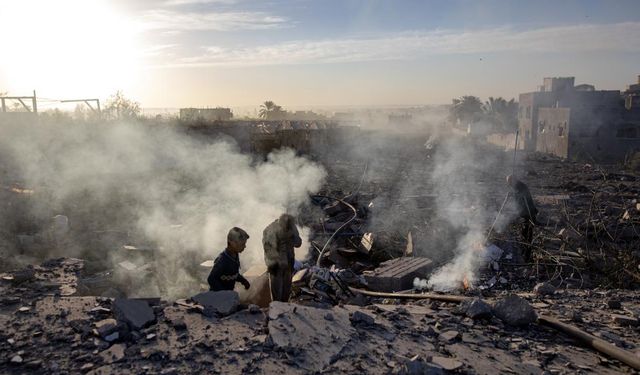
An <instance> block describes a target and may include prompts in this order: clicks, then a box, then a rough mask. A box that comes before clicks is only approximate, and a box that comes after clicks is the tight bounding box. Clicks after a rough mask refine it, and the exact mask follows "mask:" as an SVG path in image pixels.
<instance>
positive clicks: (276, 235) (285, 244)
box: [262, 214, 302, 302]
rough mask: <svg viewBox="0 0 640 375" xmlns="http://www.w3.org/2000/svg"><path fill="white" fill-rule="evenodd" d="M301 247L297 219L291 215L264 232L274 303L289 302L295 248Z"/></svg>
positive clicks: (264, 245)
mask: <svg viewBox="0 0 640 375" xmlns="http://www.w3.org/2000/svg"><path fill="white" fill-rule="evenodd" d="M301 245H302V239H301V238H300V235H299V234H298V229H297V228H296V223H295V218H294V217H293V216H291V215H288V214H282V215H280V218H278V219H277V220H276V221H274V222H273V223H271V224H269V226H267V227H266V228H265V229H264V231H263V232H262V246H263V247H264V260H265V263H266V264H267V270H268V271H269V284H270V286H271V299H272V300H273V301H281V302H287V301H289V294H291V277H292V275H293V263H294V262H295V254H294V251H293V248H294V247H300V246H301Z"/></svg>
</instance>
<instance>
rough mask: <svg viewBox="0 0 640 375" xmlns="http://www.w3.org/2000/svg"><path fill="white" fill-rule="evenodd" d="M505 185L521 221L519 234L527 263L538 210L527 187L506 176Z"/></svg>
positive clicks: (510, 176) (530, 257) (530, 256)
mask: <svg viewBox="0 0 640 375" xmlns="http://www.w3.org/2000/svg"><path fill="white" fill-rule="evenodd" d="M507 184H508V185H509V186H510V187H511V193H512V194H513V197H514V199H515V203H516V209H517V210H518V216H519V217H520V218H521V219H522V220H523V222H522V230H521V234H522V237H523V239H524V242H525V253H524V257H525V260H526V261H527V262H529V261H531V260H532V254H531V243H532V242H533V226H534V225H535V224H536V217H537V216H538V209H537V208H536V206H535V204H534V203H533V198H532V197H531V192H529V187H528V186H527V185H526V184H525V183H524V182H522V181H520V180H518V179H516V178H515V177H513V176H512V175H509V176H507Z"/></svg>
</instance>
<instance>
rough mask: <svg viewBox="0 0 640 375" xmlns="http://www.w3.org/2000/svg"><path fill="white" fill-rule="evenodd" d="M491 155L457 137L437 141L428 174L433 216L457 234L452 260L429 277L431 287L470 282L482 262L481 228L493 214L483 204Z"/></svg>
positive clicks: (452, 286) (494, 164)
mask: <svg viewBox="0 0 640 375" xmlns="http://www.w3.org/2000/svg"><path fill="white" fill-rule="evenodd" d="M494 155H495V154H494V153H490V152H485V151H483V150H482V149H480V148H479V147H476V145H474V144H473V143H472V142H471V141H469V140H466V139H461V138H454V137H451V138H448V139H444V138H443V139H442V141H441V143H440V144H439V145H438V151H437V153H436V154H435V156H434V162H435V168H434V170H433V173H432V176H431V178H432V183H433V184H434V190H435V191H436V192H437V200H436V205H437V216H438V217H439V218H440V219H444V220H446V221H447V222H448V223H450V224H451V225H452V226H453V227H454V228H455V230H456V232H457V235H456V236H453V237H451V238H450V241H455V256H454V258H453V260H451V262H449V263H447V264H446V265H444V266H443V267H441V268H440V269H438V270H437V271H436V272H434V273H433V274H432V276H431V277H430V278H429V282H428V286H429V287H430V288H432V289H435V290H439V291H451V290H455V289H459V288H461V286H462V285H463V281H464V280H465V279H466V281H467V282H468V283H469V285H470V286H473V284H474V283H475V282H476V281H477V277H478V271H479V268H480V267H481V266H482V265H483V264H485V262H486V255H487V254H486V251H487V250H486V248H485V247H484V242H485V231H486V230H487V228H488V227H489V226H490V225H491V221H492V220H493V218H494V217H495V214H496V212H495V210H494V208H493V207H491V208H489V207H490V206H488V205H487V201H488V197H489V193H490V191H489V189H490V188H491V185H492V184H490V182H491V181H487V179H486V177H487V174H488V173H490V172H495V171H492V169H495V168H498V166H499V160H498V159H497V157H496V156H494Z"/></svg>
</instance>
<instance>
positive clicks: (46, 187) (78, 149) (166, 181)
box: [0, 123, 325, 297]
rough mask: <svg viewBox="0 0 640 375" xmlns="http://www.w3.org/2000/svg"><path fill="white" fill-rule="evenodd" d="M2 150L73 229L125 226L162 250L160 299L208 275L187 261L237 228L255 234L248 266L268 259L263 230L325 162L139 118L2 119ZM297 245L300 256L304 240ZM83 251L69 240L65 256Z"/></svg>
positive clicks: (293, 210) (313, 186) (211, 253)
mask: <svg viewBox="0 0 640 375" xmlns="http://www.w3.org/2000/svg"><path fill="white" fill-rule="evenodd" d="M0 156H3V159H4V160H5V161H7V160H8V161H9V163H10V165H11V169H12V171H11V172H12V174H13V175H14V176H17V178H19V179H20V180H22V181H24V183H25V184H26V185H28V186H30V187H32V188H34V189H35V190H36V192H43V191H44V192H46V197H47V198H46V200H43V201H39V202H37V204H36V205H42V206H46V207H47V208H48V210H49V211H53V212H52V213H54V214H65V215H67V216H69V219H70V222H71V228H72V230H73V231H75V232H74V233H75V234H76V235H77V234H78V232H82V233H84V234H85V235H87V236H91V235H92V233H93V231H120V232H126V233H129V234H130V236H129V238H130V239H131V240H132V241H134V242H136V241H139V242H142V243H148V244H149V245H151V246H152V247H155V248H157V249H158V251H159V252H160V253H161V254H162V256H163V259H164V261H163V263H162V268H161V269H158V270H157V272H156V273H157V274H159V275H160V276H161V277H159V278H158V280H157V283H159V284H166V285H156V286H154V287H156V288H152V289H150V290H151V291H150V292H149V293H153V292H157V293H160V294H164V297H178V296H180V294H182V293H188V292H192V291H193V290H192V289H193V288H194V285H195V286H197V285H198V283H199V282H200V283H202V282H204V283H206V281H205V280H204V279H202V280H198V278H197V276H196V275H194V272H189V270H187V269H185V268H186V267H185V266H184V263H185V260H190V261H191V263H195V264H198V263H200V262H202V261H204V260H207V259H213V258H215V257H216V256H217V254H218V253H220V252H221V251H222V250H223V249H224V248H225V246H226V234H227V232H228V230H229V229H230V228H232V227H234V226H238V227H241V228H243V229H245V230H246V231H247V232H248V233H249V235H250V239H249V240H248V243H247V249H246V250H245V252H243V253H242V254H241V264H242V266H243V269H247V268H249V267H250V266H252V265H255V264H260V263H264V258H263V250H262V242H261V240H262V230H263V229H264V228H265V227H266V226H267V225H268V224H269V223H271V222H272V221H273V220H275V219H277V218H278V217H279V215H280V214H282V213H283V212H288V213H290V214H293V215H296V214H297V213H298V210H299V208H300V207H301V206H302V205H303V204H305V203H306V202H307V201H308V196H309V194H311V193H315V192H317V191H318V190H319V189H320V187H321V186H322V183H323V181H324V178H325V171H324V169H323V168H322V167H320V166H319V165H317V164H315V163H313V162H311V161H309V160H307V159H305V158H302V157H297V156H295V154H294V152H293V151H291V150H285V151H279V152H275V153H272V154H271V155H269V156H268V160H266V161H254V160H253V159H252V158H251V157H250V156H248V155H246V154H242V153H240V152H239V150H238V148H237V146H236V145H235V144H234V142H233V141H231V140H228V139H227V140H215V141H211V139H206V140H204V139H203V140H198V139H196V138H195V137H194V136H186V135H184V134H182V133H181V132H178V131H176V130H173V129H170V128H166V127H161V126H156V127H154V126H146V125H140V124H125V123H119V124H93V125H90V124H77V123H74V124H55V125H51V124H47V125H41V126H27V127H25V126H20V127H18V126H3V127H0ZM42 196H43V195H38V194H34V199H38V198H37V197H42ZM80 213H83V214H85V215H81V214H80ZM301 233H303V234H304V233H308V232H307V231H306V229H305V228H301ZM305 240H306V239H305ZM305 243H306V241H305ZM114 246H115V245H114ZM72 249H75V250H74V251H72ZM114 250H115V249H114ZM296 251H300V253H299V254H297V257H298V258H301V257H304V255H305V252H306V251H308V247H307V248H304V247H303V248H301V249H298V250H296ZM87 253H91V249H87V248H78V246H69V247H68V249H64V250H63V251H62V253H61V254H59V255H69V256H78V255H83V256H87ZM91 255H92V256H94V257H102V258H108V257H109V256H110V254H95V253H93V254H91ZM205 276H206V275H205ZM182 296H184V295H182Z"/></svg>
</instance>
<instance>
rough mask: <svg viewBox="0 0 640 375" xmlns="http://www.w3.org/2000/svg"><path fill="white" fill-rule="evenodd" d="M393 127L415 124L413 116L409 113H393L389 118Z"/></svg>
mask: <svg viewBox="0 0 640 375" xmlns="http://www.w3.org/2000/svg"><path fill="white" fill-rule="evenodd" d="M388 119H389V125H391V126H408V125H411V124H412V123H413V116H412V115H410V114H408V113H400V114H396V113H392V114H390V115H389V116H388Z"/></svg>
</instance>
